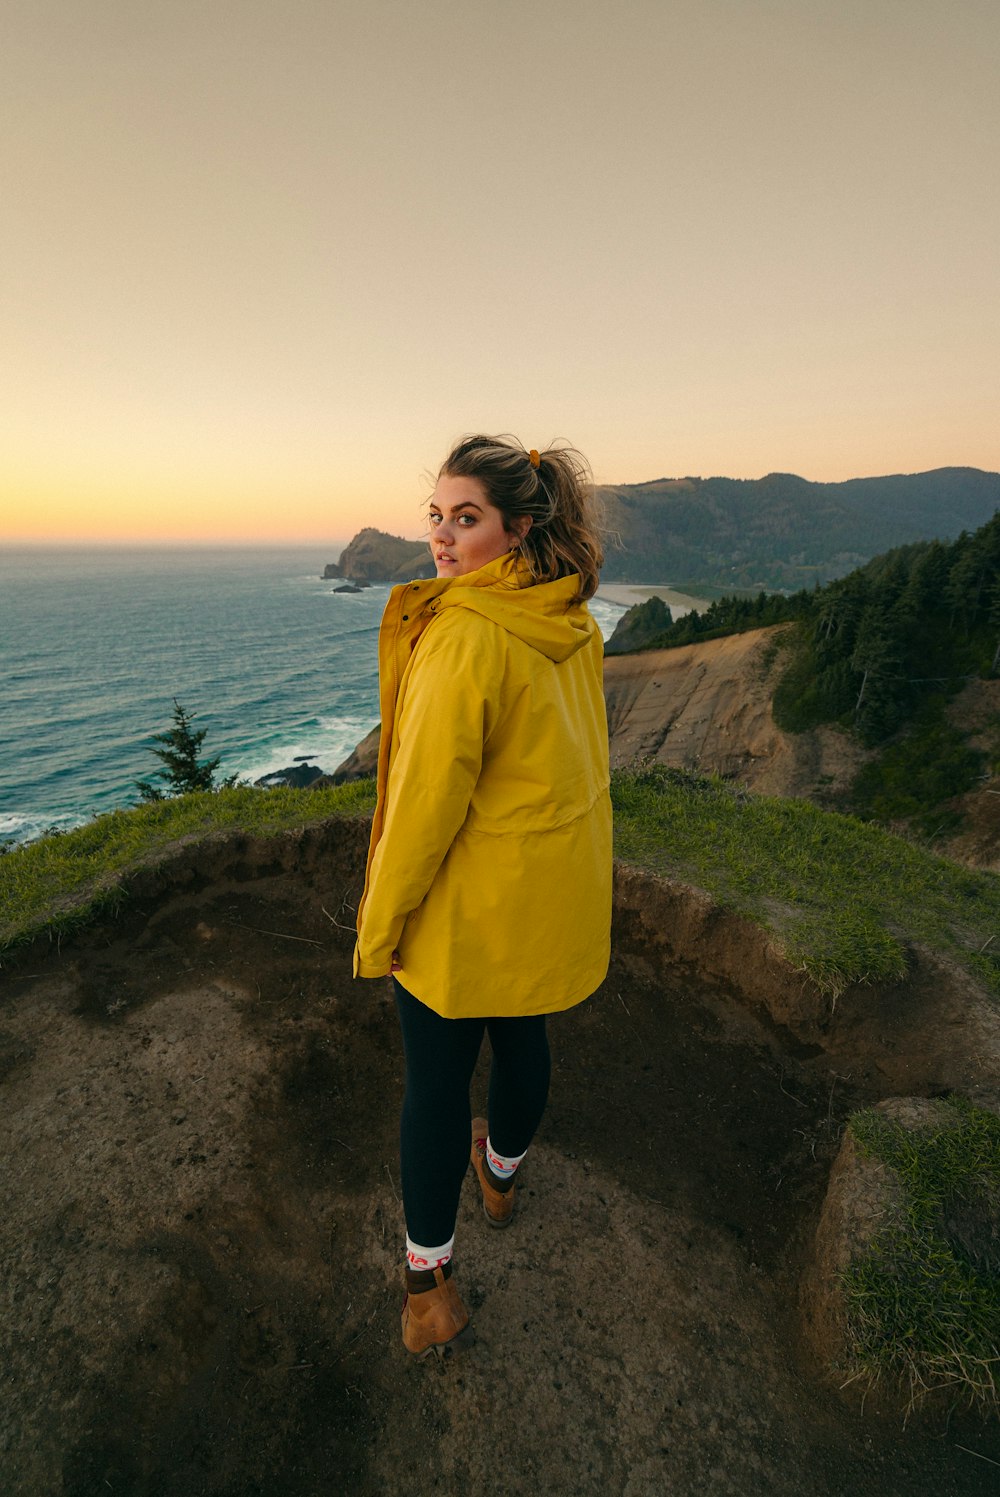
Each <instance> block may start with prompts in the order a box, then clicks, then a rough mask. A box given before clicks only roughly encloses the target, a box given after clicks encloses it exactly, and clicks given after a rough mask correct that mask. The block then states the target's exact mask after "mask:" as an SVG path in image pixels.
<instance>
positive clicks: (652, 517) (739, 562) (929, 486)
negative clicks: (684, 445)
mask: <svg viewBox="0 0 1000 1497" xmlns="http://www.w3.org/2000/svg"><path fill="white" fill-rule="evenodd" d="M601 496H602V498H603V501H604V506H605V512H606V521H607V525H608V528H609V530H610V531H611V532H612V535H615V534H617V536H618V538H619V541H620V544H619V545H616V544H614V543H612V544H610V545H609V546H608V548H607V557H606V561H605V565H604V569H603V572H602V576H603V579H604V581H605V582H618V581H628V582H653V583H655V582H660V583H662V582H669V583H670V584H671V585H672V586H674V587H679V588H682V589H687V590H689V591H690V590H693V591H695V592H697V590H698V588H699V587H701V588H705V587H711V588H716V589H725V590H729V589H742V590H744V591H745V590H752V591H757V590H759V589H762V588H763V589H766V590H775V589H783V590H795V589H798V588H802V587H812V586H813V585H814V584H816V583H820V584H822V583H825V582H829V581H831V580H833V579H834V578H837V577H842V576H844V575H845V574H846V573H848V572H850V571H851V570H852V569H854V568H856V567H858V566H859V565H861V564H862V563H863V562H865V561H867V560H868V559H869V558H870V557H872V556H875V555H877V554H879V553H880V552H884V551H886V550H888V549H889V548H890V547H894V546H900V545H904V544H906V543H908V542H911V541H922V540H931V539H934V538H935V537H936V538H937V539H939V540H946V539H949V538H952V537H954V536H957V535H958V534H959V533H960V532H961V531H963V530H974V529H976V527H977V526H980V525H982V524H983V523H984V522H985V521H986V520H987V519H988V518H989V517H990V515H992V514H993V513H994V511H995V510H996V509H997V508H998V507H1000V474H997V473H984V472H982V471H981V470H980V469H978V468H939V469H936V470H934V471H933V472H930V473H913V474H897V475H894V476H890V477H886V478H855V479H851V480H849V481H848V482H846V483H810V482H808V481H807V480H806V479H804V478H798V477H796V476H795V475H794V474H791V473H771V474H768V476H767V477H766V478H761V479H735V478H704V479H703V478H661V479H656V480H654V481H653V482H651V483H642V484H622V485H616V486H611V487H606V488H603V489H602V490H601Z"/></svg>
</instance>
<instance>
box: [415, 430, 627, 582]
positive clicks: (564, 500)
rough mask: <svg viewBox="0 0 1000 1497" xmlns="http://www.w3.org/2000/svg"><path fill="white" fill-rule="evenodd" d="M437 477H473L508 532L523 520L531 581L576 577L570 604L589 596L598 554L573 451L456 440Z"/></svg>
mask: <svg viewBox="0 0 1000 1497" xmlns="http://www.w3.org/2000/svg"><path fill="white" fill-rule="evenodd" d="M533 455H537V458H538V466H537V467H536V466H535V464H534V463H533V461H532V456H533ZM442 475H444V476H446V477H449V478H476V479H478V480H479V482H480V483H481V484H482V486H483V488H484V490H485V492H486V497H487V499H488V500H489V502H490V503H491V504H492V505H493V507H494V509H497V510H499V511H500V514H501V516H502V517H503V522H504V526H505V528H506V529H507V530H513V529H514V528H515V526H514V521H515V520H518V519H522V518H524V517H525V516H527V517H528V518H530V520H531V528H530V529H529V530H528V532H527V534H526V535H525V536H524V537H523V539H522V540H521V542H520V551H521V555H522V556H523V557H524V559H525V561H526V562H527V564H528V567H529V570H530V572H531V575H532V578H533V579H534V581H535V582H554V581H555V579H556V578H557V577H566V576H569V575H571V574H572V573H574V572H575V573H578V574H579V577H580V592H579V594H578V595H577V599H576V601H578V602H582V601H583V600H584V599H586V598H591V597H593V595H594V593H595V592H596V591H597V584H598V581H599V580H600V570H601V564H602V562H603V561H604V551H603V548H602V546H601V540H600V534H599V529H598V518H597V513H596V500H595V497H594V482H593V479H592V477H591V474H590V469H589V467H588V466H587V461H586V459H585V458H584V457H583V455H582V454H581V453H579V452H577V450H576V448H575V447H570V446H569V445H568V444H566V445H564V444H558V445H556V446H552V447H547V448H546V449H545V451H544V452H540V453H537V454H534V449H532V454H529V452H528V449H527V448H526V447H522V446H521V444H520V442H518V441H517V440H516V438H514V437H508V436H503V437H487V436H482V435H476V436H470V437H463V438H462V440H461V441H460V442H456V444H455V446H454V447H453V448H452V449H451V451H450V452H449V454H448V456H447V457H446V458H445V460H444V462H443V463H442V464H441V469H440V473H439V475H438V476H439V477H440V476H442Z"/></svg>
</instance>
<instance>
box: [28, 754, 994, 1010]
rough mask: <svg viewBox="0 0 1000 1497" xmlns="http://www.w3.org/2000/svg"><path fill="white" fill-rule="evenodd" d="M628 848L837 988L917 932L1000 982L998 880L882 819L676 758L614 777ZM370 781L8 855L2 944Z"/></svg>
mask: <svg viewBox="0 0 1000 1497" xmlns="http://www.w3.org/2000/svg"><path fill="white" fill-rule="evenodd" d="M612 797H613V801H614V807H615V851H616V854H617V856H618V857H619V858H622V859H623V860H624V861H626V862H629V863H633V864H635V865H636V866H638V867H640V868H646V869H649V870H650V871H652V872H654V873H660V874H665V875H668V876H671V877H675V878H680V879H683V880H686V881H688V882H691V883H694V884H696V885H698V886H699V887H700V888H703V889H705V890H706V892H707V893H709V894H710V895H712V896H713V897H714V898H715V899H716V900H717V901H718V902H719V903H720V904H721V905H722V906H724V907H726V908H729V909H733V910H736V911H738V912H739V913H741V914H743V915H745V916H747V917H748V918H749V919H751V920H754V921H756V922H757V923H758V924H760V925H762V926H764V927H765V928H766V929H767V930H768V931H769V932H770V933H771V934H772V936H773V937H774V939H775V941H776V943H777V944H778V945H779V946H780V947H781V948H782V949H783V950H784V951H785V953H786V955H787V956H788V957H789V959H790V960H791V961H792V962H794V963H795V965H796V966H798V967H799V968H800V969H801V970H802V971H803V972H806V973H808V974H809V976H810V977H811V978H812V979H813V981H815V982H816V983H817V984H818V985H819V986H820V987H821V988H822V989H823V990H824V991H825V992H827V993H829V994H830V995H831V997H832V998H834V999H835V998H836V997H837V995H838V994H839V993H840V992H842V991H843V989H844V988H845V987H846V986H847V985H848V984H850V983H854V982H886V981H892V980H895V979H898V978H900V977H902V976H904V975H905V972H906V968H907V947H908V946H909V945H910V944H911V943H913V942H923V943H925V944H926V945H928V946H930V947H932V948H934V949H936V950H939V951H943V952H945V953H947V954H949V955H951V956H954V957H956V958H957V959H958V960H959V961H961V962H962V963H963V964H964V965H965V966H966V967H967V969H968V970H969V971H970V972H972V973H973V974H974V975H975V976H976V977H977V978H978V979H979V980H980V981H981V982H982V983H984V984H985V985H986V986H987V987H989V988H991V989H992V990H993V991H994V992H997V993H1000V951H996V946H997V945H998V944H1000V943H994V945H993V947H989V946H988V942H989V938H990V937H991V936H992V935H993V933H994V932H996V931H998V930H1000V878H997V877H996V876H995V875H991V874H985V873H980V874H977V873H973V872H970V871H969V870H966V869H962V868H959V867H958V866H957V865H955V864H953V863H949V862H947V861H946V860H944V859H942V858H937V857H934V856H933V855H931V854H930V853H927V852H924V851H922V850H921V849H920V848H917V847H915V846H913V845H912V844H910V843H908V842H905V841H903V840H902V839H901V838H899V837H895V836H892V835H891V834H890V833H888V832H883V831H881V830H880V829H879V828H877V827H874V826H870V825H867V824H865V823H863V822H860V821H855V820H853V819H852V818H850V817H846V816H838V815H836V814H834V813H832V812H828V811H821V810H819V809H817V808H816V807H815V806H812V805H810V804H809V803H808V802H806V801H786V800H774V799H771V798H768V797H763V796H753V797H751V796H749V795H747V794H746V793H745V792H741V791H738V790H734V789H733V788H732V787H731V786H730V785H727V784H726V783H724V782H723V781H721V780H714V779H705V778H702V777H699V776H694V775H687V774H682V773H681V772H679V771H675V770H668V769H665V768H664V767H662V766H655V765H654V766H651V767H649V768H647V769H640V770H635V771H620V772H618V773H617V774H616V775H615V776H614V779H613V784H612ZM373 802H374V787H373V785H372V783H371V781H359V782H357V783H354V784H350V785H343V786H339V787H337V788H336V789H332V790H318V791H313V790H268V791H261V790H254V789H247V788H243V789H234V790H224V791H220V792H218V793H217V794H208V793H206V794H198V795H185V796H180V797H178V798H176V799H174V800H167V801H159V802H155V803H154V804H151V805H141V806H136V807H134V808H133V809H131V810H127V811H114V812H112V813H111V814H110V815H107V816H101V817H98V818H97V820H95V821H92V822H90V823H88V825H86V826H83V827H80V828H79V829H78V830H76V831H73V832H68V833H65V834H63V835H58V836H50V837H43V838H41V839H40V840H39V841H37V842H34V843H31V844H30V845H28V846H25V847H18V848H14V849H13V850H12V851H10V852H8V853H7V854H6V855H5V856H3V857H0V910H2V912H3V914H2V917H0V950H2V949H4V948H5V947H10V946H12V945H16V944H19V943H21V942H23V941H26V940H30V939H31V938H32V937H33V936H36V935H38V934H40V933H43V932H49V933H50V934H52V935H58V934H59V933H60V932H64V931H66V930H69V929H72V928H73V927H75V926H79V925H81V924H83V923H85V922H86V921H87V920H89V919H91V918H92V917H93V916H94V915H95V914H96V913H98V912H99V911H108V910H113V909H114V908H115V907H116V906H117V905H118V904H120V903H121V902H122V900H123V899H124V898H125V897H126V894H125V888H126V884H127V874H128V872H129V870H130V869H131V868H134V867H136V866H137V865H139V864H140V863H143V862H147V861H148V860H149V859H150V858H151V857H155V856H156V855H157V853H158V852H161V851H162V850H163V849H164V848H166V847H168V846H170V845H171V844H172V843H176V842H179V841H182V840H193V839H197V838H200V837H205V836H209V835H211V834H213V833H218V832H225V831H227V830H233V831H240V832H244V833H247V834H250V835H253V836H270V835H277V834H278V833H280V832H283V831H286V830H288V829H290V828H294V827H298V826H304V825H307V824H310V823H315V822H318V821H322V820H324V819H325V818H327V817H328V816H333V815H363V814H366V813H367V812H369V811H370V810H371V808H372V805H373Z"/></svg>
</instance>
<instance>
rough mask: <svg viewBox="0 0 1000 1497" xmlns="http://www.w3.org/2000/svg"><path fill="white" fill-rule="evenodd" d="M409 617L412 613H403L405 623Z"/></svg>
mask: <svg viewBox="0 0 1000 1497" xmlns="http://www.w3.org/2000/svg"><path fill="white" fill-rule="evenodd" d="M409 617H410V615H409V614H408V613H404V614H403V623H404V624H405V623H406V622H407V620H408V619H409Z"/></svg>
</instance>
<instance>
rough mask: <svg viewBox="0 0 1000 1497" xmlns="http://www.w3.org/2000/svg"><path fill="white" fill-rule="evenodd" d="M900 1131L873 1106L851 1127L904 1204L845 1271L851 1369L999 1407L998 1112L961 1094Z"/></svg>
mask: <svg viewBox="0 0 1000 1497" xmlns="http://www.w3.org/2000/svg"><path fill="white" fill-rule="evenodd" d="M935 1106H936V1109H937V1112H938V1118H939V1121H938V1122H937V1123H933V1122H932V1123H931V1124H930V1126H928V1127H917V1128H907V1127H904V1126H903V1125H902V1123H901V1122H900V1121H899V1120H898V1119H894V1118H891V1117H886V1116H885V1115H884V1114H883V1113H880V1112H876V1111H875V1110H874V1109H867V1110H865V1111H863V1112H859V1113H856V1114H855V1115H854V1117H853V1118H852V1119H851V1123H850V1128H851V1132H852V1133H853V1135H854V1138H855V1140H856V1142H857V1144H858V1147H859V1148H860V1150H861V1152H862V1153H863V1154H865V1155H868V1156H874V1157H875V1158H877V1159H880V1160H881V1161H882V1162H883V1164H885V1165H887V1166H888V1167H889V1168H890V1169H891V1170H893V1171H894V1172H895V1174H896V1176H897V1178H898V1180H899V1182H900V1185H901V1187H902V1191H901V1197H902V1200H901V1205H900V1206H899V1208H898V1209H897V1210H895V1211H894V1212H892V1213H891V1215H890V1218H889V1220H888V1221H887V1223H886V1225H885V1226H884V1227H883V1228H882V1229H881V1230H880V1231H879V1232H878V1233H877V1234H876V1236H875V1237H874V1238H873V1240H872V1242H871V1244H870V1246H869V1248H868V1250H867V1251H866V1252H865V1253H864V1254H863V1255H862V1256H861V1257H860V1258H858V1259H857V1260H856V1261H855V1262H854V1263H852V1264H851V1265H850V1267H849V1268H848V1269H847V1270H846V1271H845V1272H844V1273H843V1274H842V1276H841V1282H842V1286H843V1290H844V1296H845V1312H846V1323H847V1338H848V1352H849V1358H850V1363H851V1366H852V1368H853V1372H854V1376H855V1377H860V1378H862V1379H864V1380H865V1381H866V1382H868V1383H869V1384H875V1383H878V1382H879V1381H881V1380H882V1379H883V1378H884V1377H886V1376H889V1377H891V1378H892V1379H893V1380H895V1379H899V1380H900V1381H901V1382H902V1384H903V1386H904V1387H905V1388H907V1389H908V1391H909V1395H910V1402H911V1404H912V1403H914V1402H916V1401H918V1400H919V1399H920V1398H921V1397H923V1396H924V1395H925V1394H926V1393H928V1392H930V1391H932V1390H934V1389H942V1388H943V1389H946V1390H950V1391H953V1392H957V1393H959V1394H960V1395H964V1396H966V1397H968V1398H969V1399H970V1400H971V1401H972V1402H975V1403H978V1404H980V1405H981V1406H986V1407H991V1408H992V1409H994V1410H996V1409H997V1408H1000V1397H998V1391H1000V1390H998V1388H997V1379H998V1377H1000V1118H998V1117H997V1116H996V1115H995V1114H994V1113H992V1112H987V1111H985V1110H984V1109H982V1108H977V1107H972V1106H971V1105H970V1104H969V1103H967V1102H961V1101H959V1100H958V1099H954V1098H953V1099H949V1100H947V1101H944V1100H941V1101H938V1102H937V1103H936V1104H935Z"/></svg>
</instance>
